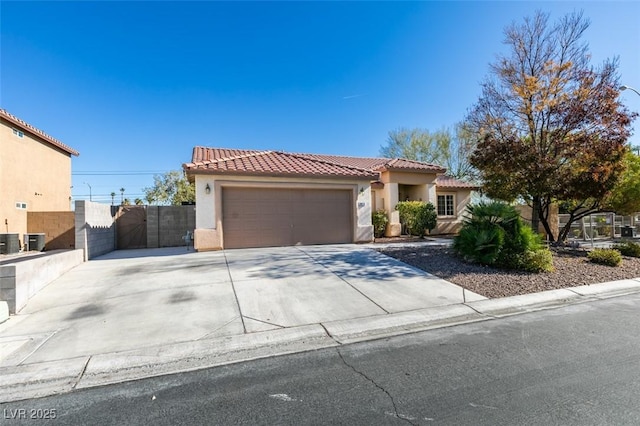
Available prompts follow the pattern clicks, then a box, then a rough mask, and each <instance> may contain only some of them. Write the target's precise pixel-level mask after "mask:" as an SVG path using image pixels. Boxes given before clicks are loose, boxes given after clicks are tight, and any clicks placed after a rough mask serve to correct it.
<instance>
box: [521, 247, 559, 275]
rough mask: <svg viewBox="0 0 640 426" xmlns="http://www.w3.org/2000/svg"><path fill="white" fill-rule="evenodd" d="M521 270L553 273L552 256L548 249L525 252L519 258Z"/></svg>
mask: <svg viewBox="0 0 640 426" xmlns="http://www.w3.org/2000/svg"><path fill="white" fill-rule="evenodd" d="M520 267H521V269H523V270H525V271H527V272H551V271H553V269H554V268H553V255H552V254H551V250H549V249H548V248H541V249H540V250H536V251H530V250H527V251H526V252H524V254H523V255H522V257H521V262H520Z"/></svg>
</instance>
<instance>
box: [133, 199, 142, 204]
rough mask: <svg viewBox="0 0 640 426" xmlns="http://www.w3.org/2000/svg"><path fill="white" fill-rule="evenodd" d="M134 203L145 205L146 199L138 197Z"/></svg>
mask: <svg viewBox="0 0 640 426" xmlns="http://www.w3.org/2000/svg"><path fill="white" fill-rule="evenodd" d="M133 203H134V204H135V205H136V206H141V205H143V204H144V201H142V199H141V198H136V199H135V200H133Z"/></svg>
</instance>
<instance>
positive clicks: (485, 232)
mask: <svg viewBox="0 0 640 426" xmlns="http://www.w3.org/2000/svg"><path fill="white" fill-rule="evenodd" d="M503 242H504V230H503V229H502V228H500V227H499V226H496V225H492V224H488V225H485V226H483V227H480V226H478V227H472V226H465V227H463V228H462V229H461V230H460V232H459V233H458V235H457V236H456V237H455V238H454V240H453V249H454V250H455V251H456V252H457V253H458V254H459V255H461V256H462V257H464V258H465V259H466V260H471V261H473V262H477V263H480V264H482V265H493V264H494V263H495V261H496V259H497V258H498V256H499V254H500V248H501V247H502V244H503Z"/></svg>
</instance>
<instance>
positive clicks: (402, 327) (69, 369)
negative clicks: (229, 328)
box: [0, 278, 640, 402]
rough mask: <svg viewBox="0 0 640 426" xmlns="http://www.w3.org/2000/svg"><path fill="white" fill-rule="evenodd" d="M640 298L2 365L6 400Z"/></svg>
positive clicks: (466, 311)
mask: <svg viewBox="0 0 640 426" xmlns="http://www.w3.org/2000/svg"><path fill="white" fill-rule="evenodd" d="M638 292H640V278H636V279H630V280H620V281H612V282H609V283H602V284H594V285H588V286H580V287H572V288H564V289H559V290H549V291H545V292H541V293H533V294H527V295H522V296H512V297H505V298H501V299H487V300H480V301H474V302H468V303H465V304H457V305H448V306H436V307H432V308H426V309H419V310H414V311H406V312H400V313H395V314H388V315H377V316H372V317H366V318H356V319H350V320H340V321H329V322H326V323H322V324H312V325H304V326H298V327H291V328H283V329H278V330H270V331H264V332H257V333H250V334H243V335H235V336H228V337H219V338H211V339H202V340H195V341H188V342H182V343H172V344H168V345H163V346H154V347H150V348H144V349H136V350H131V351H124V352H114V353H107V354H98V355H93V356H85V357H79V358H72V359H67V360H60V361H50V362H42V363H34V364H22V365H18V366H9V367H0V377H2V381H3V383H2V386H0V402H10V401H19V400H24V399H30V398H38V397H43V396H48V395H54V394H59V393H66V392H70V391H72V390H74V389H85V388H91V387H97V386H103V385H108V384H114V383H121V382H126V381H130V380H139V379H144V378H149V377H156V376H162V375H168V374H175V373H181V372H187V371H194V370H200V369H205V368H210V367H216V366H221V365H227V364H233V363H238V362H243V361H249V360H254V359H260V358H268V357H272V356H278V355H285V354H292V353H299V352H306V351H312V350H317V349H323V348H329V347H335V346H339V345H341V344H349V343H355V342H363V341H368V340H377V339H381V338H386V337H391V336H397V335H402V334H408V333H416V332H420V331H425V330H430V329H434V328H441V327H450V326H454V325H459V324H465V323H471V322H478V321H487V320H491V319H495V318H500V317H505V316H511V315H517V314H522V313H528V312H534V311H539V310H543V309H553V308H559V307H563V306H567V305H573V304H577V303H585V302H589V301H595V300H600V299H605V298H611V297H617V296H622V295H627V294H632V293H638Z"/></svg>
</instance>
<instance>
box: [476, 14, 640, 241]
mask: <svg viewBox="0 0 640 426" xmlns="http://www.w3.org/2000/svg"><path fill="white" fill-rule="evenodd" d="M588 26H589V22H588V20H586V19H585V18H583V16H582V14H581V13H574V14H570V15H566V16H565V17H563V18H562V19H560V20H559V21H558V22H557V23H554V24H550V23H549V16H548V15H547V14H545V13H542V12H538V13H537V14H536V15H534V16H533V17H532V18H525V20H524V23H522V24H515V23H514V24H513V25H511V26H510V27H508V28H507V29H506V30H505V44H506V45H507V46H508V47H509V48H510V55H509V56H502V57H499V58H498V60H497V61H496V62H495V63H493V64H492V65H491V72H490V78H488V79H487V80H486V81H485V82H484V83H483V85H482V94H481V96H480V98H479V100H478V102H477V103H476V104H475V105H474V106H473V108H472V109H471V110H470V112H469V115H468V117H467V119H466V121H465V126H466V128H467V129H468V130H469V131H470V132H472V133H473V134H474V135H475V137H476V138H477V140H478V143H477V146H476V149H475V150H474V152H473V154H472V156H471V164H472V165H474V166H475V167H476V168H477V169H478V170H479V171H480V174H481V177H482V180H483V182H484V189H485V192H486V193H487V195H488V196H490V197H492V198H496V199H502V200H506V201H511V200H516V199H519V200H524V201H525V202H526V203H528V204H529V205H530V206H531V207H532V209H533V215H532V216H533V220H532V228H533V229H534V230H537V229H538V224H539V223H542V225H543V227H544V228H545V230H546V232H547V234H548V235H549V238H553V234H552V232H551V226H550V224H549V216H550V206H551V204H552V203H554V202H569V203H570V204H571V205H572V210H571V212H570V214H571V219H570V221H569V223H567V224H566V226H565V228H563V229H562V230H561V231H560V235H559V240H564V239H565V238H566V236H567V234H568V232H569V229H570V226H571V222H573V221H576V220H578V219H580V218H582V217H584V216H586V215H588V214H590V213H593V212H595V211H598V210H600V209H601V208H602V206H603V204H604V201H605V199H606V196H607V194H608V193H609V192H610V191H611V190H612V189H613V188H614V187H615V185H616V184H617V182H618V180H619V179H620V177H621V174H622V171H623V167H622V162H623V158H624V154H625V152H626V151H627V148H626V146H625V144H626V142H627V139H628V137H629V136H630V131H631V122H632V121H633V119H635V117H636V115H637V114H635V113H630V112H629V111H628V110H627V108H626V107H625V106H624V105H623V104H622V103H621V102H620V101H619V98H618V96H619V89H618V87H619V86H620V85H619V82H618V75H617V71H616V70H617V66H618V64H617V60H615V59H614V60H606V61H605V62H604V63H603V64H602V65H601V66H600V67H598V68H595V67H593V66H592V65H591V64H590V55H589V52H588V48H587V44H586V43H584V42H583V41H582V36H583V34H584V31H585V30H586V29H587V28H588Z"/></svg>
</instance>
